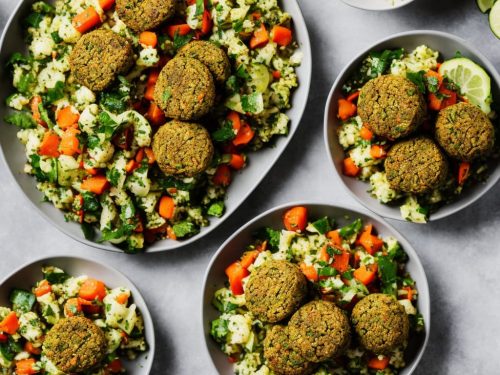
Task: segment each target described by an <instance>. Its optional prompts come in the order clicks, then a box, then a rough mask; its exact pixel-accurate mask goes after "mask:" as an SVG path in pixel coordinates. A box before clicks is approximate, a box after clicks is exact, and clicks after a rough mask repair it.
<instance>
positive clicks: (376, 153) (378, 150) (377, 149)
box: [370, 145, 387, 159]
mask: <svg viewBox="0 0 500 375" xmlns="http://www.w3.org/2000/svg"><path fill="white" fill-rule="evenodd" d="M370 155H371V156H372V158H374V159H383V158H385V157H386V156H387V151H385V149H384V148H383V147H382V146H380V145H372V147H371V148H370Z"/></svg>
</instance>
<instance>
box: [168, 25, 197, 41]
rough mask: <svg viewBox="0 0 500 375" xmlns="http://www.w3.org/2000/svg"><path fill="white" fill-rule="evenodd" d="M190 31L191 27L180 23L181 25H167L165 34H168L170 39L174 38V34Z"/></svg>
mask: <svg viewBox="0 0 500 375" xmlns="http://www.w3.org/2000/svg"><path fill="white" fill-rule="evenodd" d="M190 32H191V28H190V27H189V25H188V24H187V23H184V24H181V25H169V26H167V34H168V35H169V36H170V38H171V39H174V37H175V34H177V35H181V36H184V35H187V34H189V33H190Z"/></svg>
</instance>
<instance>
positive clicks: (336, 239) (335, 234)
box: [326, 230, 342, 246]
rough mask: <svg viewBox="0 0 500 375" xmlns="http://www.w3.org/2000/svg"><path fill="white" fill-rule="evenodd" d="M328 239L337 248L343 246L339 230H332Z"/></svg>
mask: <svg viewBox="0 0 500 375" xmlns="http://www.w3.org/2000/svg"><path fill="white" fill-rule="evenodd" d="M326 237H327V238H328V239H329V240H330V241H332V244H333V245H335V246H342V237H340V233H339V231H338V230H331V231H329V232H328V233H327V234H326Z"/></svg>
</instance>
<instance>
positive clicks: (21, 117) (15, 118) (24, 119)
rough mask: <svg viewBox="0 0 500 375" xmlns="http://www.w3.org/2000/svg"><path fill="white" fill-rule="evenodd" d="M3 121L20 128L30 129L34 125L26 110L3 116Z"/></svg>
mask: <svg viewBox="0 0 500 375" xmlns="http://www.w3.org/2000/svg"><path fill="white" fill-rule="evenodd" d="M4 120H5V122H7V123H8V124H11V125H15V126H17V127H19V128H21V129H31V128H35V127H36V122H35V120H33V116H31V114H29V113H28V112H16V113H13V114H11V115H8V116H5V117H4Z"/></svg>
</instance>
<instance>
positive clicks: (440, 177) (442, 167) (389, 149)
mask: <svg viewBox="0 0 500 375" xmlns="http://www.w3.org/2000/svg"><path fill="white" fill-rule="evenodd" d="M440 61H441V60H440V58H439V52H438V51H435V50H432V49H431V48H429V47H427V46H425V45H422V46H419V47H417V48H416V49H415V50H414V51H410V52H407V51H405V50H403V49H396V50H385V51H381V52H378V51H377V52H371V53H370V54H369V55H368V56H367V57H366V58H365V59H364V61H363V62H362V64H361V66H360V67H359V69H358V70H357V71H356V72H355V73H354V74H353V75H352V77H350V79H349V80H348V81H347V82H345V84H344V86H343V92H344V93H345V98H342V99H340V100H339V102H338V118H339V119H340V120H341V126H340V127H339V129H338V139H339V143H340V144H341V146H342V147H343V148H344V150H345V159H344V162H343V173H344V174H345V175H346V176H350V177H353V178H358V179H360V180H362V181H366V182H368V183H369V185H370V188H369V192H370V193H371V195H372V196H373V197H374V198H375V199H377V200H378V201H379V202H381V203H383V204H389V205H399V206H400V210H401V216H402V217H403V218H404V219H406V220H409V221H412V222H415V223H425V222H427V220H428V218H429V214H431V213H432V212H435V211H436V210H437V209H438V208H439V207H441V206H443V205H445V204H447V203H450V202H452V201H454V200H456V199H458V198H459V197H460V195H461V194H462V193H463V192H464V191H465V190H467V188H468V187H470V186H473V185H476V184H478V183H481V182H482V181H485V180H486V179H487V177H488V171H489V169H490V167H491V165H492V163H494V162H495V161H496V160H497V159H498V150H497V148H498V142H495V133H496V132H497V126H498V125H497V121H496V119H497V116H496V113H495V111H494V110H493V109H492V107H491V105H492V103H493V99H492V96H491V80H490V77H489V76H488V74H487V73H486V72H485V70H484V69H483V68H482V67H480V66H479V65H477V64H476V63H475V62H473V61H471V60H470V59H468V58H466V57H464V56H462V55H461V54H460V53H459V52H457V55H456V56H455V57H454V58H452V59H448V60H445V61H442V62H440Z"/></svg>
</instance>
